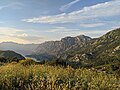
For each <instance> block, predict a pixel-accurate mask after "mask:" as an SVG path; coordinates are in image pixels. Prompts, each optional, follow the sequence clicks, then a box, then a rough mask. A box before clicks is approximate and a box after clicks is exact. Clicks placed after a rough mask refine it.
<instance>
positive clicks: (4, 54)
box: [0, 50, 25, 62]
mask: <svg viewBox="0 0 120 90" xmlns="http://www.w3.org/2000/svg"><path fill="white" fill-rule="evenodd" d="M11 60H18V61H19V60H25V57H24V56H22V55H21V54H18V53H16V52H14V51H10V50H7V51H2V50H0V62H10V61H11Z"/></svg>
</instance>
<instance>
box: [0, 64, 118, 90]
mask: <svg viewBox="0 0 120 90" xmlns="http://www.w3.org/2000/svg"><path fill="white" fill-rule="evenodd" d="M119 89H120V77H119V76H117V75H113V74H107V73H105V72H102V71H99V70H98V71H97V70H95V69H85V68H81V69H73V68H71V67H69V66H68V67H67V68H63V67H57V66H56V67H55V66H48V65H28V66H23V65H22V64H20V63H17V64H15V63H11V64H7V65H5V66H1V67H0V90H119Z"/></svg>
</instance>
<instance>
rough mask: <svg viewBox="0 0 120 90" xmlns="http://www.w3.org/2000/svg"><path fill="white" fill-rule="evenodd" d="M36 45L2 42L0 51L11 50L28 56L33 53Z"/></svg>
mask: <svg viewBox="0 0 120 90" xmlns="http://www.w3.org/2000/svg"><path fill="white" fill-rule="evenodd" d="M37 47H38V44H18V43H14V42H2V43H0V50H12V51H15V52H17V53H20V54H22V55H28V54H31V53H32V52H33V50H34V49H35V48H37Z"/></svg>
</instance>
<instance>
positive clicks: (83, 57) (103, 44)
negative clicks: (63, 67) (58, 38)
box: [62, 28, 120, 65]
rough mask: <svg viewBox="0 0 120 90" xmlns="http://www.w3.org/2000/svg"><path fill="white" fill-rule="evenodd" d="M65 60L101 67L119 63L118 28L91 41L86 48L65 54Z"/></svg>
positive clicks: (119, 32) (119, 44) (119, 40)
mask: <svg viewBox="0 0 120 90" xmlns="http://www.w3.org/2000/svg"><path fill="white" fill-rule="evenodd" d="M64 55H67V58H66V60H69V61H75V62H80V63H81V64H83V65H102V64H108V63H113V62H120V28H119V29H116V30H113V31H110V32H108V33H107V34H105V35H103V36H102V37H100V38H96V39H92V40H91V41H90V43H89V44H87V45H86V46H83V47H82V48H81V47H78V48H76V50H72V49H71V50H69V51H67V52H65V53H64V54H63V55H62V57H64Z"/></svg>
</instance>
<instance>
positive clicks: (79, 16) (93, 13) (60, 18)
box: [22, 0, 120, 24]
mask: <svg viewBox="0 0 120 90" xmlns="http://www.w3.org/2000/svg"><path fill="white" fill-rule="evenodd" d="M116 15H120V0H112V1H109V2H105V3H101V4H97V5H93V6H90V7H84V8H83V9H81V10H78V11H73V12H71V13H68V14H66V13H63V14H58V15H53V16H42V17H34V18H31V19H24V20H22V21H25V22H31V23H49V24H56V23H82V22H87V21H88V20H91V19H96V18H97V19H99V18H105V17H108V18H109V17H112V16H116Z"/></svg>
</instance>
